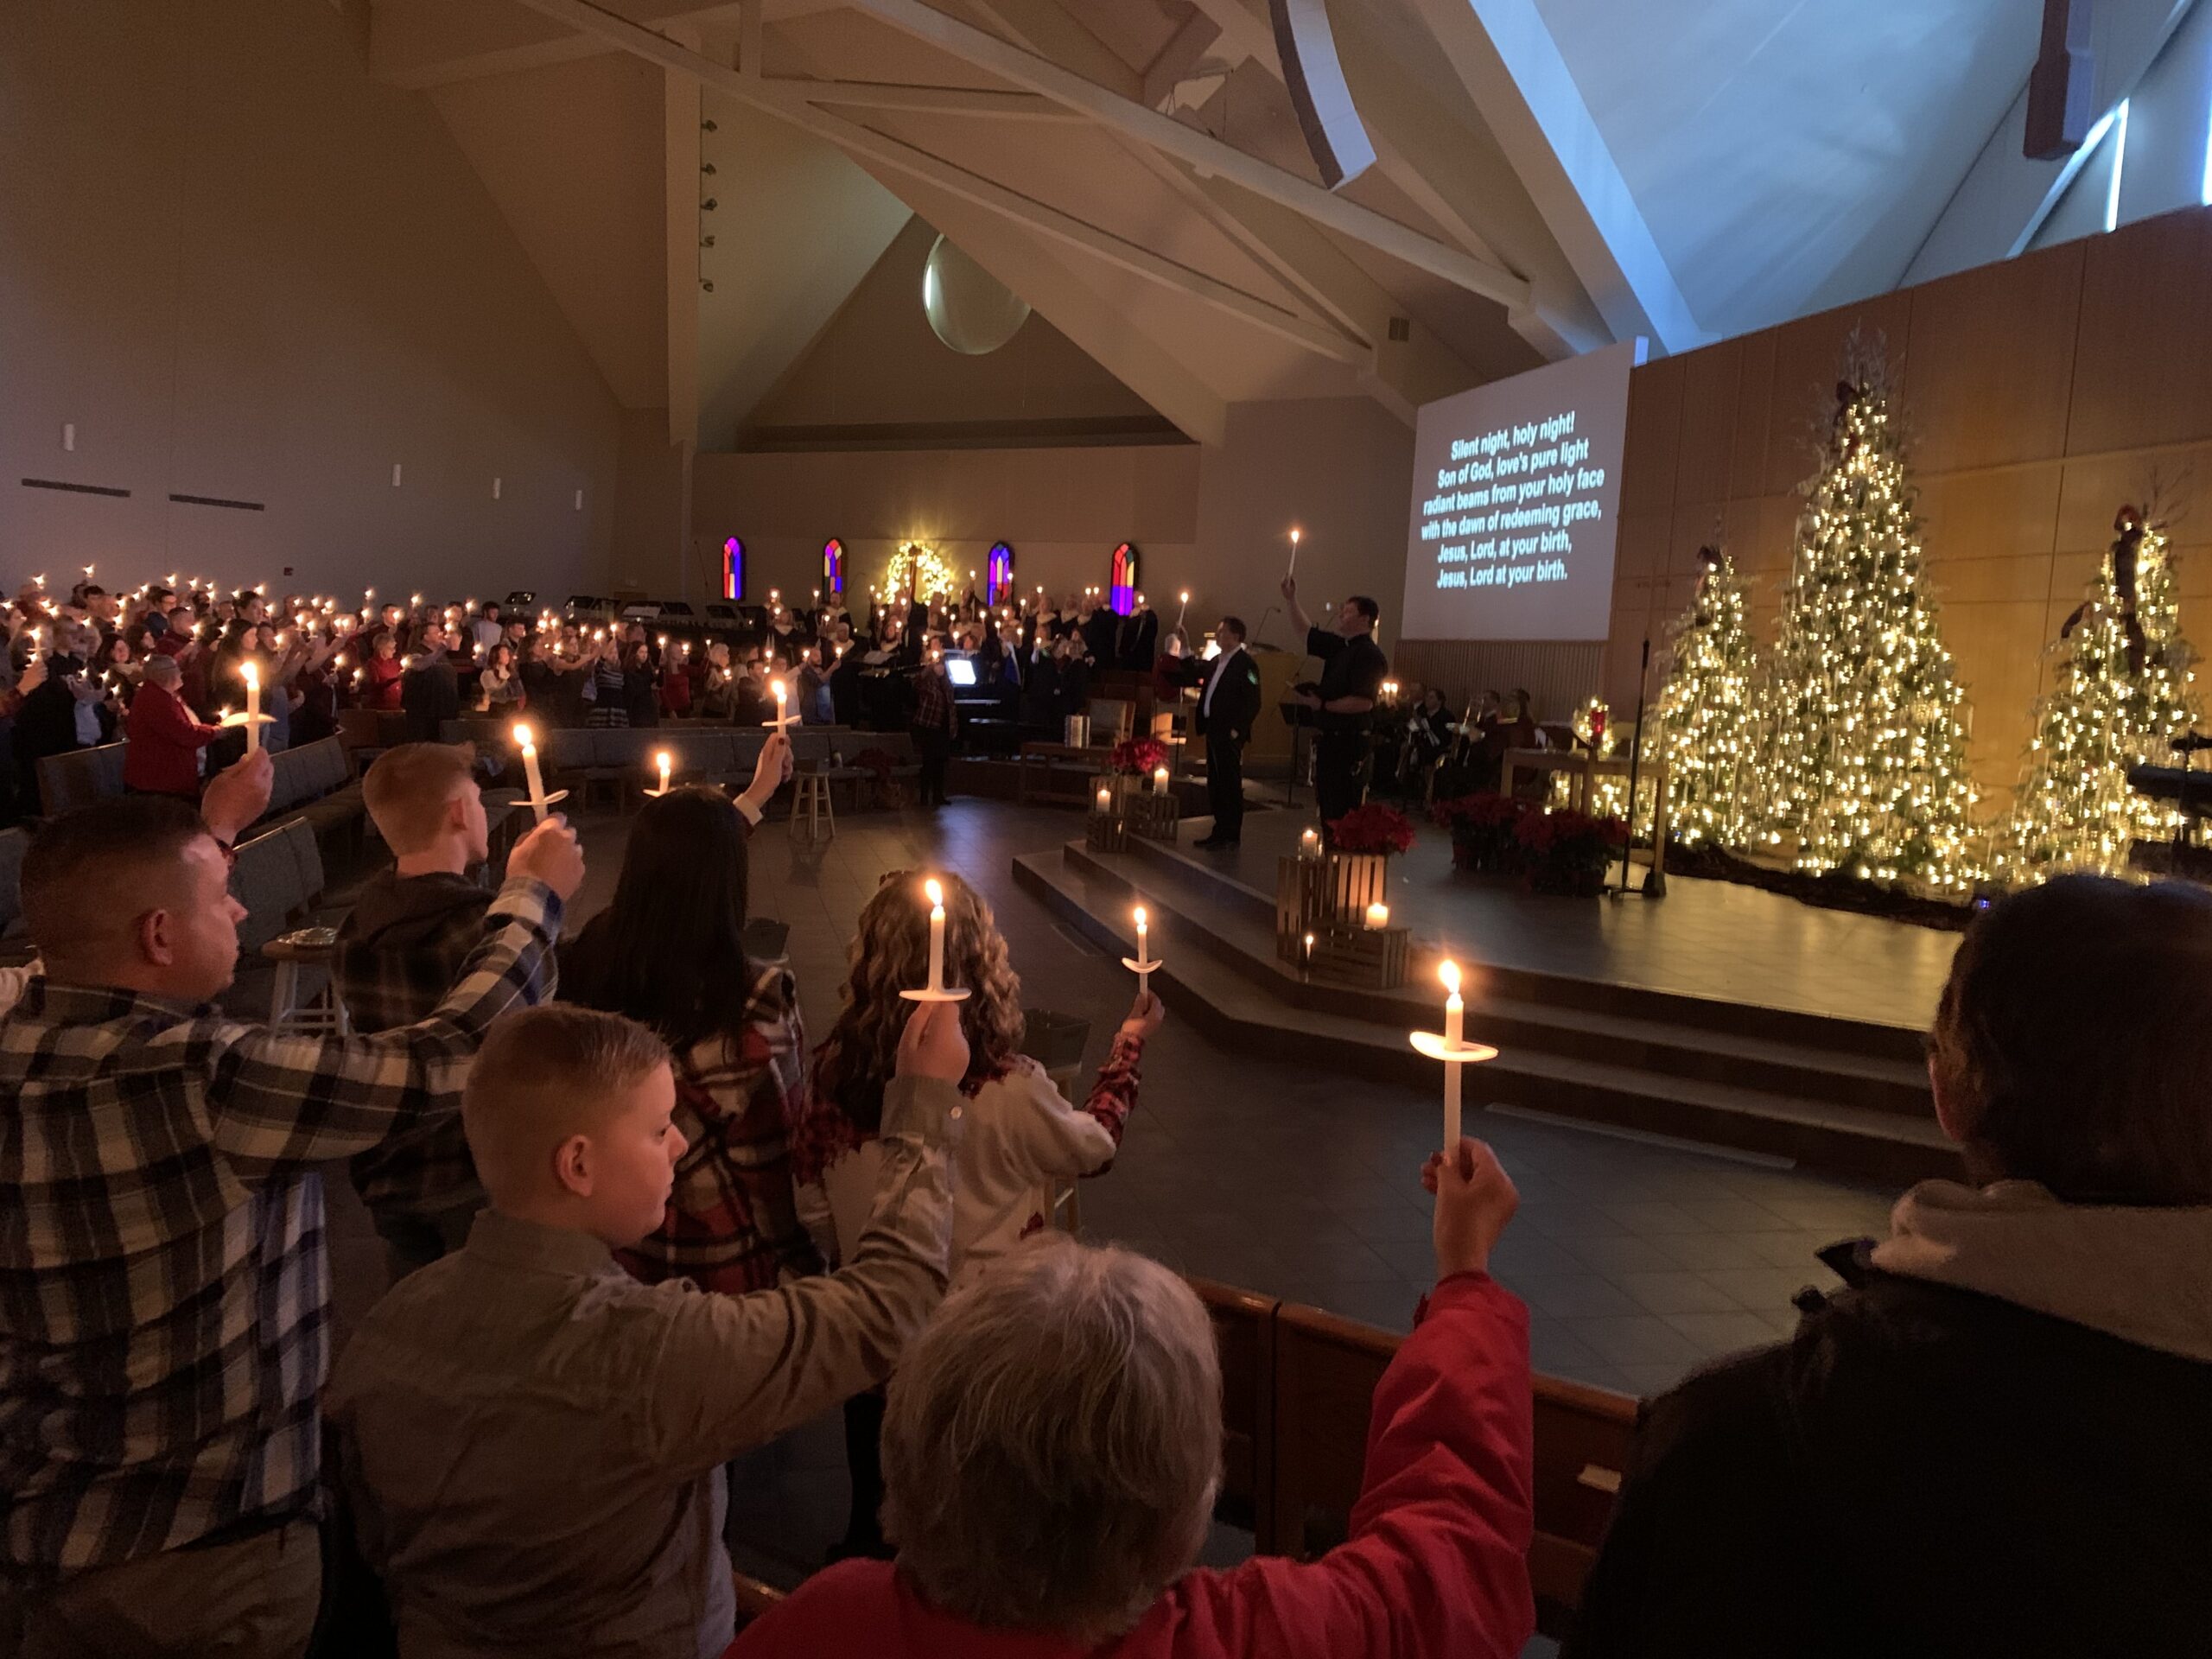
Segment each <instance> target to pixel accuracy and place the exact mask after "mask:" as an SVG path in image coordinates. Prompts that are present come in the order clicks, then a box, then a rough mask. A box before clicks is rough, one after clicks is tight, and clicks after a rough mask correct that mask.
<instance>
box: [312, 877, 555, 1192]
mask: <svg viewBox="0 0 2212 1659" xmlns="http://www.w3.org/2000/svg"><path fill="white" fill-rule="evenodd" d="M385 880H387V881H389V882H391V884H392V885H393V886H394V887H403V888H406V889H410V890H412V891H413V892H414V893H416V894H417V895H419V896H423V897H434V898H435V899H438V900H442V901H443V907H442V908H441V909H435V910H418V912H417V913H416V918H413V919H414V920H415V921H416V925H412V926H409V927H407V928H405V930H404V931H403V932H398V933H397V935H396V937H394V938H389V939H382V940H380V939H379V938H377V937H376V936H374V935H371V936H369V937H363V935H362V934H361V932H360V931H359V929H358V928H357V927H356V925H355V924H356V922H357V920H358V919H359V917H360V916H361V914H362V907H361V906H359V905H356V906H355V907H354V910H353V912H352V913H350V914H349V915H348V916H347V917H346V921H345V924H344V925H342V926H341V927H340V929H339V931H338V956H337V960H336V963H335V964H334V969H333V971H334V975H335V977H336V980H337V984H338V996H339V1000H340V1001H341V1002H343V1003H344V1004H345V1005H346V1017H347V1018H348V1019H349V1020H352V1021H353V1028H354V1030H356V1031H390V1030H391V1029H393V1028H394V1027H398V1026H411V1025H413V1024H415V1023H416V1021H417V1020H427V1019H429V1017H430V1012H431V1010H432V1009H434V1008H435V1007H437V1006H438V1004H439V1003H440V1002H441V1001H443V1000H444V997H445V995H446V993H447V992H448V991H449V990H451V989H452V988H453V984H454V981H455V980H457V979H459V978H460V977H461V969H462V968H463V966H464V965H465V964H466V963H467V961H468V957H469V953H470V952H472V951H473V950H475V949H476V947H477V946H478V945H479V944H482V943H483V941H484V935H485V933H486V928H487V925H488V924H487V921H486V912H488V911H489V909H490V907H491V904H492V895H491V894H490V893H487V892H486V891H485V890H484V889H483V888H482V887H479V886H477V884H476V883H475V882H474V881H472V880H469V879H468V878H467V877H466V876H461V875H414V876H387V877H385ZM364 896H366V895H364ZM555 976H556V968H555V964H554V959H553V956H552V953H550V952H548V953H547V954H546V955H545V957H543V959H542V960H541V962H540V963H539V966H538V969H537V973H536V975H535V976H533V977H532V980H531V986H530V988H529V991H528V993H527V995H526V996H525V998H524V1000H525V1001H527V1002H529V1003H531V1005H532V1006H535V1005H536V1004H537V1003H540V1002H544V1001H550V1000H551V999H552V995H553V986H554V980H555ZM347 1173H350V1174H351V1175H352V1176H353V1189H354V1191H355V1192H359V1194H360V1195H361V1202H362V1203H363V1204H365V1205H367V1206H368V1207H369V1208H370V1209H371V1210H372V1211H376V1212H378V1213H379V1214H385V1213H397V1214H400V1215H409V1216H429V1215H437V1214H440V1213H442V1212H443V1211H448V1210H453V1209H457V1208H459V1207H461V1206H462V1205H479V1206H480V1205H482V1203H483V1202H484V1187H483V1184H482V1182H480V1180H478V1179H477V1177H476V1160H474V1159H473V1158H471V1157H470V1156H469V1155H468V1139H467V1136H466V1135H463V1134H462V1132H461V1114H460V1112H459V1111H458V1110H454V1111H448V1112H440V1113H438V1114H436V1115H435V1116H432V1117H430V1118H428V1119H426V1120H425V1121H424V1122H422V1123H420V1124H418V1125H416V1127H414V1128H410V1129H405V1130H403V1131H401V1132H400V1133H399V1134H397V1135H392V1136H391V1137H390V1138H389V1139H387V1140H386V1141H384V1142H383V1144H381V1145H380V1146H378V1147H376V1148H375V1149H374V1150H373V1151H371V1152H365V1153H362V1154H359V1155H358V1156H357V1157H355V1158H354V1159H353V1160H352V1161H351V1162H350V1163H349V1164H348V1165H347Z"/></svg>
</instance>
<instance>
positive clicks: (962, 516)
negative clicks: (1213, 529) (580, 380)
mask: <svg viewBox="0 0 2212 1659" xmlns="http://www.w3.org/2000/svg"><path fill="white" fill-rule="evenodd" d="M1198 467H1199V461H1198V449H1197V448H1196V447H1195V446H1193V445H1190V444H1161V445H1134V446H1129V445H1124V446H1120V447H1098V448H1050V449H949V450H946V449H899V450H882V451H874V452H854V451H850V450H836V451H822V450H808V451H802V452H798V453H793V454H702V455H701V456H699V457H698V458H697V460H696V462H695V463H694V469H693V479H692V518H691V524H692V529H693V531H694V532H695V537H696V543H697V547H698V553H697V555H696V559H695V563H694V568H695V569H697V570H700V571H712V572H719V570H720V569H721V564H720V552H719V549H720V547H721V542H722V539H723V537H728V536H736V537H740V538H741V539H742V540H743V542H744V543H745V546H746V551H747V561H748V576H749V580H748V582H747V590H748V593H749V594H750V596H751V597H753V598H755V599H762V598H765V597H766V594H767V592H768V589H769V588H772V587H773V588H781V589H783V591H784V594H785V597H786V598H791V597H794V596H798V597H801V598H803V597H804V595H806V594H808V593H809V592H810V590H812V589H813V588H816V587H817V586H818V585H819V584H820V581H821V575H820V571H821V558H822V543H823V540H824V539H825V538H826V537H831V536H835V537H838V538H839V539H840V540H842V542H843V543H845V547H846V552H847V564H846V570H847V584H848V588H847V592H848V596H849V598H857V597H859V596H861V595H864V594H866V592H867V590H868V586H869V585H870V584H871V583H873V582H877V581H879V580H880V579H881V577H882V575H883V572H884V569H885V568H886V566H887V564H888V563H889V562H890V559H891V556H892V555H893V553H894V552H896V551H897V550H898V545H899V543H900V542H901V541H904V540H908V539H913V540H919V541H925V542H927V543H930V544H931V546H933V547H935V548H936V549H937V550H938V551H939V552H940V553H942V554H944V556H945V557H946V558H948V559H950V560H951V561H952V563H953V568H954V569H956V570H959V571H963V572H964V571H966V570H969V569H975V570H976V571H977V572H978V573H980V572H981V571H982V569H983V563H984V558H985V556H986V555H987V554H988V552H989V550H990V546H991V543H993V542H995V541H1006V542H1010V543H1013V546H1014V569H1015V572H1016V574H1017V575H1018V576H1019V577H1020V581H1021V582H1022V585H1023V586H1024V587H1033V586H1035V585H1036V584H1037V583H1039V582H1042V583H1044V584H1045V586H1046V588H1049V589H1051V590H1052V592H1054V593H1059V592H1062V591H1064V590H1065V589H1069V588H1080V587H1084V586H1085V585H1087V584H1090V583H1094V582H1104V581H1105V580H1106V566H1107V560H1108V558H1109V556H1110V555H1111V553H1112V551H1113V549H1114V544H1115V543H1116V542H1119V541H1123V540H1128V541H1134V542H1135V543H1136V544H1137V546H1138V549H1139V551H1140V556H1141V559H1142V561H1143V568H1142V570H1141V574H1142V575H1144V577H1145V581H1146V583H1147V588H1149V590H1150V591H1151V593H1152V594H1153V596H1154V604H1157V603H1159V596H1160V594H1162V593H1163V592H1166V591H1169V590H1171V589H1172V588H1173V583H1174V582H1175V580H1176V579H1177V578H1176V575H1174V574H1173V573H1179V572H1181V571H1184V570H1185V569H1189V567H1190V564H1191V562H1192V541H1193V539H1194V536H1195V530H1196V525H1197V522H1198ZM980 580H981V578H980V574H979V576H978V581H979V583H980ZM695 591H704V589H703V588H701V589H697V590H695Z"/></svg>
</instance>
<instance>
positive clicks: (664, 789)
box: [653, 749, 671, 795]
mask: <svg viewBox="0 0 2212 1659" xmlns="http://www.w3.org/2000/svg"><path fill="white" fill-rule="evenodd" d="M653 765H655V766H658V767H659V768H660V792H661V793H662V794H664V795H665V794H667V793H668V774H669V771H670V769H671V761H670V760H669V753H668V751H667V750H666V749H663V750H662V751H661V752H660V753H658V754H657V755H655V756H653Z"/></svg>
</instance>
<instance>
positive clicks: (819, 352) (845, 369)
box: [744, 218, 1154, 434]
mask: <svg viewBox="0 0 2212 1659" xmlns="http://www.w3.org/2000/svg"><path fill="white" fill-rule="evenodd" d="M937 237H938V233H937V232H936V230H935V229H934V228H933V227H932V226H930V225H929V224H928V223H927V222H926V221H925V220H923V219H919V218H912V219H908V220H907V222H906V228H905V229H904V230H902V231H900V232H899V234H898V236H897V237H896V238H893V241H892V242H891V245H890V246H889V247H887V249H886V250H885V251H884V252H883V256H882V257H881V258H880V259H878V260H877V261H876V262H875V264H874V268H873V269H871V270H869V271H868V275H867V276H866V277H862V278H861V282H860V284H859V286H858V287H856V288H855V289H854V290H853V292H852V295H851V296H850V297H849V299H848V300H847V301H846V302H845V303H844V304H843V305H842V307H841V308H839V309H838V311H837V314H836V316H835V317H833V318H832V319H831V320H830V321H829V326H828V327H826V328H824V329H823V331H822V337H821V338H820V339H819V340H817V341H816V342H815V343H814V346H813V347H812V349H811V350H810V351H809V352H808V353H807V354H806V356H805V357H804V358H803V359H801V360H800V361H799V362H798V363H797V364H796V365H793V367H792V368H791V372H790V373H789V374H788V375H786V376H785V378H784V380H783V381H782V383H781V384H780V385H778V386H777V387H776V388H775V390H774V391H772V392H771V393H770V394H769V395H768V396H767V397H766V398H764V399H763V400H762V401H761V403H760V405H759V407H757V408H755V409H754V410H753V411H752V413H751V414H750V415H749V416H747V417H746V419H745V422H744V425H745V427H746V428H747V429H760V428H773V429H778V430H779V432H782V433H785V434H789V433H791V432H792V431H793V430H794V429H799V430H803V429H805V428H808V427H815V426H839V427H849V426H936V425H967V424H971V423H973V424H979V425H983V426H988V427H998V428H1001V429H1019V427H1020V425H1021V423H1024V422H1029V421H1057V420H1067V419H1084V418H1109V419H1111V418H1120V419H1132V418H1135V419H1144V418H1154V411H1153V410H1152V409H1151V407H1150V406H1149V405H1148V404H1146V403H1145V401H1144V399H1143V398H1141V397H1138V396H1137V395H1136V394H1135V392H1133V391H1129V390H1128V387H1126V386H1124V385H1122V383H1121V382H1120V381H1118V380H1116V378H1114V377H1113V376H1112V375H1111V374H1109V373H1108V372H1106V370H1104V369H1103V368H1102V367H1100V366H1099V365H1097V364H1096V363H1095V362H1093V361H1092V360H1091V359H1090V357H1088V356H1087V355H1085V354H1084V352H1083V350H1082V348H1081V347H1080V346H1077V345H1076V344H1075V343H1074V342H1073V341H1071V340H1069V339H1068V337H1067V336H1066V335H1065V334H1062V333H1060V331H1059V330H1058V329H1057V328H1055V327H1052V324H1051V323H1049V322H1047V321H1045V319H1044V318H1042V317H1041V316H1039V315H1036V314H1035V313H1034V312H1032V313H1031V314H1030V316H1029V319H1028V321H1026V322H1025V323H1023V324H1022V325H1021V327H1020V330H1019V331H1018V332H1017V333H1016V334H1015V335H1014V338H1013V339H1012V340H1008V341H1007V343H1006V344H1005V345H1004V346H1001V347H1000V348H999V349H998V350H997V351H995V352H990V353H986V354H984V355H982V356H981V357H969V356H965V355H963V354H962V353H958V352H956V351H953V350H952V349H951V348H950V347H949V346H946V345H945V344H944V341H942V340H939V339H938V337H937V336H936V334H933V333H931V329H930V326H929V321H928V319H927V317H926V316H925V315H924V313H923V310H922V268H923V264H924V263H925V260H926V259H927V258H928V257H929V251H930V249H931V245H933V244H935V242H936V241H937Z"/></svg>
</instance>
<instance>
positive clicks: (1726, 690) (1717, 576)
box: [1657, 547, 1758, 847]
mask: <svg viewBox="0 0 2212 1659" xmlns="http://www.w3.org/2000/svg"><path fill="white" fill-rule="evenodd" d="M1698 561H1699V570H1700V575H1699V577H1698V585H1697V594H1696V595H1695V597H1694V598H1693V599H1692V600H1691V601H1690V602H1689V607H1688V609H1686V610H1685V611H1684V612H1683V613H1681V616H1680V617H1679V618H1678V619H1677V620H1675V625H1674V626H1673V628H1672V630H1671V631H1670V637H1669V651H1670V652H1671V654H1672V657H1673V661H1672V663H1671V664H1670V665H1669V668H1668V671H1667V681H1666V683H1665V685H1663V686H1662V688H1661V689H1660V692H1659V706H1658V710H1657V718H1658V727H1659V732H1660V735H1661V741H1662V743H1663V745H1664V748H1663V753H1664V756H1665V759H1666V762H1667V786H1668V791H1669V800H1670V804H1671V817H1672V821H1673V834H1674V838H1675V840H1676V841H1679V842H1681V843H1683V845H1685V846H1689V847H1700V846H1705V847H1738V846H1741V845H1742V844H1743V843H1744V842H1745V841H1746V840H1747V839H1749V837H1750V834H1751V813H1750V806H1751V802H1750V800H1749V798H1748V797H1749V794H1750V784H1751V778H1750V776H1749V775H1748V774H1749V772H1750V767H1751V750H1752V733H1753V724H1752V721H1753V716H1754V713H1755V710H1754V709H1753V705H1752V686H1753V683H1754V677H1755V676H1756V674H1757V672H1758V648H1757V647H1756V646H1755V645H1753V644H1752V641H1751V628H1750V626H1748V624H1747V623H1746V621H1745V612H1746V609H1747V603H1746V596H1745V591H1744V584H1743V582H1742V581H1741V579H1740V578H1738V575H1736V563H1735V561H1734V560H1733V559H1732V558H1730V557H1729V556H1728V555H1727V554H1726V552H1725V551H1722V550H1719V549H1716V548H1711V547H1701V548H1700V549H1699V550H1698Z"/></svg>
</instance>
